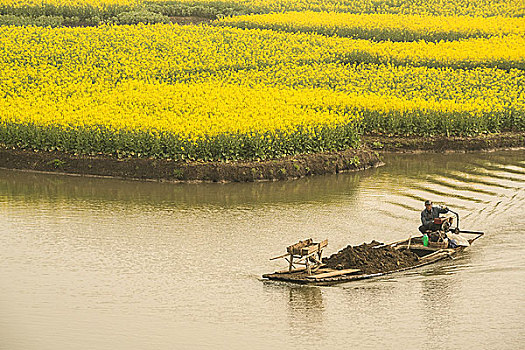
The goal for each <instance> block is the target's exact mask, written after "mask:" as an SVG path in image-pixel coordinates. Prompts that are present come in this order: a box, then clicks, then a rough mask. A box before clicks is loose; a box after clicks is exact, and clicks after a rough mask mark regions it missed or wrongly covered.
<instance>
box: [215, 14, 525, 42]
mask: <svg viewBox="0 0 525 350" xmlns="http://www.w3.org/2000/svg"><path fill="white" fill-rule="evenodd" d="M217 24H218V25H226V26H231V27H238V28H266V29H273V30H279V31H285V32H303V33H310V32H316V33H319V34H324V35H338V36H342V37H349V38H359V39H370V40H376V41H378V40H389V41H417V40H426V41H440V40H458V39H465V38H472V37H491V36H495V35H498V36H501V35H508V34H519V35H523V34H525V18H523V17H521V18H516V17H509V18H505V17H472V16H432V15H405V14H375V13H374V14H353V13H340V12H318V11H316V12H312V11H304V12H280V13H270V14H256V15H244V16H231V17H225V18H222V19H220V20H218V21H217Z"/></svg>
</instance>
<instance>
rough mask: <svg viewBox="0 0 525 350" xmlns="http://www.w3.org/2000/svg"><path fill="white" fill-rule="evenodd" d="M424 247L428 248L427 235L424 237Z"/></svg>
mask: <svg viewBox="0 0 525 350" xmlns="http://www.w3.org/2000/svg"><path fill="white" fill-rule="evenodd" d="M423 245H424V246H425V247H428V236H427V235H423Z"/></svg>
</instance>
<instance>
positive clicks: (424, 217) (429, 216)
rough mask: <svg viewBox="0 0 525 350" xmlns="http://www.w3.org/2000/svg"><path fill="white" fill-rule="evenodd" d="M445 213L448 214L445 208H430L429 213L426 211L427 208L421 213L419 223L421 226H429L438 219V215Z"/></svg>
mask: <svg viewBox="0 0 525 350" xmlns="http://www.w3.org/2000/svg"><path fill="white" fill-rule="evenodd" d="M445 213H448V209H447V208H441V207H432V209H431V210H430V212H429V211H428V210H427V208H425V210H423V211H422V212H421V223H422V224H423V226H427V225H430V224H431V223H433V222H434V219H435V218H438V217H439V214H445Z"/></svg>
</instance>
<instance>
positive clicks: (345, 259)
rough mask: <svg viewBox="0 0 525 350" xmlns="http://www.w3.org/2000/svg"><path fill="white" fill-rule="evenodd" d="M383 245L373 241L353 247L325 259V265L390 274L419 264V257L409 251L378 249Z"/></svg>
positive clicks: (366, 272)
mask: <svg viewBox="0 0 525 350" xmlns="http://www.w3.org/2000/svg"><path fill="white" fill-rule="evenodd" d="M379 245H381V243H379V242H377V241H372V242H370V244H366V243H363V244H361V245H359V246H351V245H349V246H348V247H346V248H344V249H342V250H340V251H339V252H337V253H335V254H332V255H331V256H330V257H329V258H324V259H323V263H325V264H326V265H327V267H329V268H332V269H337V268H339V269H359V270H361V271H362V272H363V273H365V274H371V273H378V272H388V271H393V270H398V269H402V268H406V267H410V266H414V265H417V264H418V257H417V255H416V254H414V253H413V252H411V251H409V250H403V251H400V250H395V249H392V247H390V246H384V247H378V248H374V247H377V246H379Z"/></svg>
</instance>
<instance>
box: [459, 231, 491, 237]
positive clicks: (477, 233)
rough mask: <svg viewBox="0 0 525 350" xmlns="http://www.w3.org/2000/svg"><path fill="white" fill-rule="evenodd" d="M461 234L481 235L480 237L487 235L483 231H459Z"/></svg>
mask: <svg viewBox="0 0 525 350" xmlns="http://www.w3.org/2000/svg"><path fill="white" fill-rule="evenodd" d="M459 233H472V234H475V235H480V236H483V235H484V234H485V232H481V231H467V230H459Z"/></svg>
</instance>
